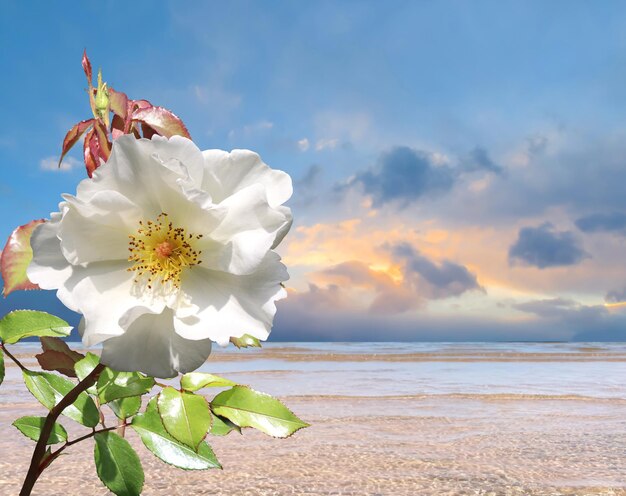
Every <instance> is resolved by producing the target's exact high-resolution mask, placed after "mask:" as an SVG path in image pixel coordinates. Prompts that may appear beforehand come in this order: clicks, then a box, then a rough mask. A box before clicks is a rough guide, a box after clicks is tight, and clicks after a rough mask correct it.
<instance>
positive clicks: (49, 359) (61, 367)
mask: <svg viewBox="0 0 626 496" xmlns="http://www.w3.org/2000/svg"><path fill="white" fill-rule="evenodd" d="M35 358H36V359H37V361H38V362H39V365H41V368H42V369H43V370H55V371H57V372H61V374H63V375H66V376H68V377H76V372H74V362H73V361H72V359H71V358H70V357H68V356H67V355H66V354H65V353H61V352H60V351H54V350H48V351H44V352H43V353H39V354H38V355H35Z"/></svg>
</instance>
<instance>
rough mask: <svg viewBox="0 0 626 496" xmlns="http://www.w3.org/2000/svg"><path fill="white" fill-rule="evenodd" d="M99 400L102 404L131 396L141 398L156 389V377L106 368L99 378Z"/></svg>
mask: <svg viewBox="0 0 626 496" xmlns="http://www.w3.org/2000/svg"><path fill="white" fill-rule="evenodd" d="M97 386H98V399H99V400H100V403H103V404H104V403H108V402H109V401H113V400H117V399H119V398H128V397H129V396H141V395H142V394H144V393H148V392H150V390H151V389H152V388H153V387H154V377H147V376H145V375H143V374H140V373H139V372H117V371H115V370H111V369H110V368H108V367H107V368H106V369H104V370H103V371H102V373H101V374H100V377H99V378H98V385H97Z"/></svg>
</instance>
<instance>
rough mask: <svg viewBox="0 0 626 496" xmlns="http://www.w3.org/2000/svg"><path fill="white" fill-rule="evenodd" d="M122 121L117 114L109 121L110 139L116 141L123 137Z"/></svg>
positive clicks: (123, 125)
mask: <svg viewBox="0 0 626 496" xmlns="http://www.w3.org/2000/svg"><path fill="white" fill-rule="evenodd" d="M124 127H125V124H124V120H123V119H122V118H121V117H120V116H119V115H117V114H115V115H113V120H112V121H111V137H112V138H113V139H114V140H116V139H117V138H119V137H120V136H123V135H124V134H125V133H124Z"/></svg>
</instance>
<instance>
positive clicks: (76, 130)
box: [59, 119, 94, 167]
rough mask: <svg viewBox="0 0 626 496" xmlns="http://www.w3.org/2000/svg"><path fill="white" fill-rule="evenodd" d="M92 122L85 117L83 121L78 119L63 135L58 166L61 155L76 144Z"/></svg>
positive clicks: (61, 159) (63, 155)
mask: <svg viewBox="0 0 626 496" xmlns="http://www.w3.org/2000/svg"><path fill="white" fill-rule="evenodd" d="M93 123H94V120H93V119H87V120H85V121H80V122H79V123H78V124H74V126H73V127H72V129H70V130H69V131H68V132H67V134H66V135H65V139H64V140H63V149H62V150H61V158H60V159H59V167H60V166H61V162H62V161H63V157H65V154H66V153H67V152H69V151H70V149H71V148H72V147H73V146H74V145H75V144H76V142H77V141H78V140H79V139H80V137H81V136H82V135H83V133H84V132H85V131H87V129H89V126H91V125H92V124H93Z"/></svg>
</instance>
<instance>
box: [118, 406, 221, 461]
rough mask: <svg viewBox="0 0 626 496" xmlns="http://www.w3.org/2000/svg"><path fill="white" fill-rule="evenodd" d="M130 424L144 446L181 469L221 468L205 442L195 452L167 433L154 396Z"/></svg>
mask: <svg viewBox="0 0 626 496" xmlns="http://www.w3.org/2000/svg"><path fill="white" fill-rule="evenodd" d="M130 426H131V427H132V428H133V429H134V430H135V432H136V433H137V434H138V435H139V437H140V438H141V441H142V442H143V444H144V445H145V446H146V448H148V449H149V450H150V451H151V452H152V454H154V456H156V457H157V458H160V459H161V460H163V461H164V462H165V463H168V464H170V465H174V466H175V467H178V468H182V469H183V470H207V469H210V468H222V466H221V465H220V462H218V461H217V458H216V457H215V454H214V453H213V450H212V449H211V447H210V446H209V445H208V444H207V443H206V442H204V441H203V442H201V443H200V446H199V448H198V451H197V452H196V451H194V450H193V449H192V448H190V447H189V446H187V445H185V444H182V443H180V442H178V441H177V440H176V439H174V438H173V437H172V436H170V435H169V434H168V433H167V431H166V430H165V427H163V423H162V422H161V417H160V416H159V412H158V410H157V400H156V398H152V399H151V400H150V402H149V403H148V406H147V407H146V411H145V413H141V414H139V415H137V416H135V417H133V422H132V424H131V425H130Z"/></svg>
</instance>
